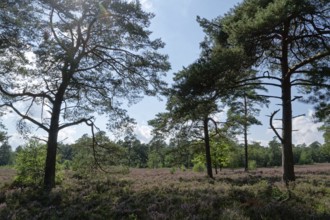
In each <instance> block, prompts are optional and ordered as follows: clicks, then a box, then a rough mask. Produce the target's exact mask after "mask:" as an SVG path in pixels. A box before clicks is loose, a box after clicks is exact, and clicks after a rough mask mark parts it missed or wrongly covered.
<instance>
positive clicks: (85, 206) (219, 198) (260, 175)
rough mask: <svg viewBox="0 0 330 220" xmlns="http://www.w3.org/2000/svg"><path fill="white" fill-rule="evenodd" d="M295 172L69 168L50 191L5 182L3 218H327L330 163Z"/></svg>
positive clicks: (0, 204)
mask: <svg viewBox="0 0 330 220" xmlns="http://www.w3.org/2000/svg"><path fill="white" fill-rule="evenodd" d="M7 174H8V176H7V179H6V181H7V183H8V179H10V178H12V176H13V175H12V174H13V172H12V171H11V170H10V169H9V170H8V169H0V177H1V178H4V177H5V176H6V175H7ZM296 175H297V180H296V182H295V183H294V184H291V185H290V186H289V187H288V188H287V187H285V186H284V185H283V184H282V182H281V168H271V169H270V168H269V169H268V168H267V169H266V168H262V169H256V170H253V171H250V172H248V173H245V172H244V171H243V170H229V169H224V170H223V171H221V172H220V173H219V174H218V175H216V177H215V179H214V180H212V179H209V178H207V177H206V176H205V174H203V173H196V172H192V171H190V170H186V171H183V170H181V169H176V170H173V169H131V170H130V173H128V174H122V173H118V172H116V173H112V174H104V173H101V172H94V173H93V174H91V175H89V176H80V175H77V174H76V173H73V172H71V171H69V172H67V173H66V174H65V179H64V181H63V183H62V184H61V185H60V186H58V187H56V188H55V189H54V190H52V192H51V193H49V194H46V193H44V192H42V191H41V190H39V189H38V188H35V189H32V188H14V187H10V186H5V187H4V188H3V189H2V190H1V191H0V219H330V209H329V207H330V164H318V165H313V166H297V167H296ZM1 180H2V179H1Z"/></svg>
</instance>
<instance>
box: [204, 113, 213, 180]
mask: <svg viewBox="0 0 330 220" xmlns="http://www.w3.org/2000/svg"><path fill="white" fill-rule="evenodd" d="M208 120H209V119H208V118H205V119H204V143H205V156H206V168H207V175H208V176H209V177H211V178H213V172H212V161H211V149H210V137H209V128H208Z"/></svg>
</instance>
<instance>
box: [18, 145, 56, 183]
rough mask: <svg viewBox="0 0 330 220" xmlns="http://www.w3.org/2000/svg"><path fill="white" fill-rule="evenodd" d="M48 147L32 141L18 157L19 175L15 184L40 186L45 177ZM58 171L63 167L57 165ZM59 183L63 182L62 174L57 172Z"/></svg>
mask: <svg viewBox="0 0 330 220" xmlns="http://www.w3.org/2000/svg"><path fill="white" fill-rule="evenodd" d="M46 154H47V151H46V145H43V144H41V143H39V142H38V141H34V140H31V141H30V142H29V143H28V144H27V145H26V146H25V147H23V148H22V149H21V150H20V151H19V152H18V153H17V156H16V163H15V169H16V171H17V175H16V177H15V181H14V182H15V184H17V185H23V186H31V185H32V186H40V185H41V184H42V180H43V177H44V168H45V162H46ZM56 168H57V171H60V170H61V168H62V167H61V166H60V165H59V164H57V166H56ZM56 180H57V183H59V182H60V181H61V180H62V174H61V173H60V172H57V175H56Z"/></svg>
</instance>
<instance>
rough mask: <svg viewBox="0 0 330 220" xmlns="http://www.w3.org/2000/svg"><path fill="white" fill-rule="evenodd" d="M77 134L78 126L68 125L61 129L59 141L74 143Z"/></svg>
mask: <svg viewBox="0 0 330 220" xmlns="http://www.w3.org/2000/svg"><path fill="white" fill-rule="evenodd" d="M76 134H77V127H73V126H71V127H67V128H64V129H63V130H60V132H59V133H58V141H59V142H63V143H66V144H73V143H74V142H75V141H76V139H75V136H76Z"/></svg>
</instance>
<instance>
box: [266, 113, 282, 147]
mask: <svg viewBox="0 0 330 220" xmlns="http://www.w3.org/2000/svg"><path fill="white" fill-rule="evenodd" d="M279 111H280V109H278V110H276V111H274V112H273V113H272V114H271V116H270V119H269V125H270V127H271V128H272V130H273V131H274V132H275V134H276V136H277V137H278V139H280V141H281V143H283V138H282V137H281V135H280V134H279V133H278V132H277V130H276V128H275V127H274V125H273V118H274V116H275V115H276V114H277V113H278V112H279Z"/></svg>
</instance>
